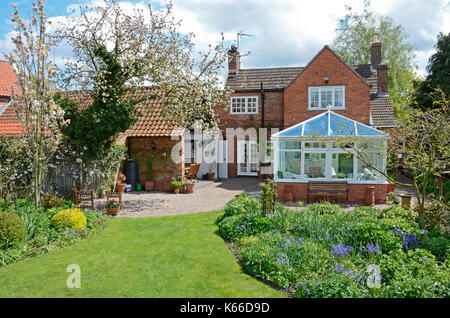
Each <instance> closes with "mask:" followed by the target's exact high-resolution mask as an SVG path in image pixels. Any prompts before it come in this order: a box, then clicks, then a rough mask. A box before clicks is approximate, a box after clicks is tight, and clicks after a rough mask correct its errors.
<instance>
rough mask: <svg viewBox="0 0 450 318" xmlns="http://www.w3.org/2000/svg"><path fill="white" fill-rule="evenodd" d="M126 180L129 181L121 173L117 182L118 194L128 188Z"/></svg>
mask: <svg viewBox="0 0 450 318" xmlns="http://www.w3.org/2000/svg"><path fill="white" fill-rule="evenodd" d="M125 180H127V178H126V177H125V175H124V174H123V173H119V175H118V177H117V181H116V189H117V191H118V192H124V191H125V186H126V184H125Z"/></svg>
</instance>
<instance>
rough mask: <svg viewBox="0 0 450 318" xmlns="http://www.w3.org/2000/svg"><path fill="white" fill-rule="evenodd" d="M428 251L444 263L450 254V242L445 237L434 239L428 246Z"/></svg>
mask: <svg viewBox="0 0 450 318" xmlns="http://www.w3.org/2000/svg"><path fill="white" fill-rule="evenodd" d="M428 250H429V251H430V252H431V253H432V254H433V255H434V256H436V258H437V259H438V260H440V261H444V260H445V259H446V258H447V257H448V254H449V253H450V242H449V240H448V239H446V238H445V237H442V236H441V237H433V238H431V239H430V242H429V244H428Z"/></svg>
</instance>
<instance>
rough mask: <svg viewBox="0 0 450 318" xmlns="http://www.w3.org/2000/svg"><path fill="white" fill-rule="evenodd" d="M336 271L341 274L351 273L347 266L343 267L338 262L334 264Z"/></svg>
mask: <svg viewBox="0 0 450 318" xmlns="http://www.w3.org/2000/svg"><path fill="white" fill-rule="evenodd" d="M336 271H337V272H338V273H342V274H348V275H352V274H353V271H352V270H351V269H347V268H345V267H343V266H342V265H341V263H338V264H337V265H336Z"/></svg>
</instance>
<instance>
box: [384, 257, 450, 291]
mask: <svg viewBox="0 0 450 318" xmlns="http://www.w3.org/2000/svg"><path fill="white" fill-rule="evenodd" d="M379 266H380V269H381V274H382V281H383V285H384V289H383V292H382V294H381V295H380V296H381V297H402V298H403V297H448V296H449V295H450V289H449V286H450V285H449V284H450V276H449V273H448V269H446V268H443V267H442V266H439V265H438V264H437V263H436V261H435V259H434V257H433V255H432V254H431V253H430V252H428V251H426V250H423V249H416V250H411V251H408V252H402V251H395V252H394V251H392V252H390V253H389V254H387V255H386V254H385V255H383V256H382V258H381V259H380V261H379Z"/></svg>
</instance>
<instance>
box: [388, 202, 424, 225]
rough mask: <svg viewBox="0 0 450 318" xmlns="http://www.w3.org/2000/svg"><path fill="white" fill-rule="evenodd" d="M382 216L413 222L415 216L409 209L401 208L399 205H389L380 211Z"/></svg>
mask: <svg viewBox="0 0 450 318" xmlns="http://www.w3.org/2000/svg"><path fill="white" fill-rule="evenodd" d="M382 215H383V218H387V219H394V218H402V219H405V220H406V221H407V222H414V221H415V218H416V217H415V216H414V215H413V214H412V213H411V211H409V210H406V209H403V208H402V207H400V206H396V205H394V206H390V207H388V208H386V209H383V211H382Z"/></svg>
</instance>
